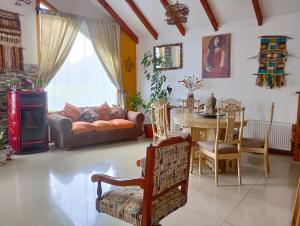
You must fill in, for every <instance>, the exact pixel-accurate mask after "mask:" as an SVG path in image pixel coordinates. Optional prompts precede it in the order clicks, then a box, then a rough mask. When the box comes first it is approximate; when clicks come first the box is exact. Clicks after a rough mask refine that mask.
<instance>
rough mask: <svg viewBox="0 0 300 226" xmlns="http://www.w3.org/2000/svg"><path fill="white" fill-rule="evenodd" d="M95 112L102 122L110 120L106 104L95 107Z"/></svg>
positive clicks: (108, 108) (109, 110)
mask: <svg viewBox="0 0 300 226" xmlns="http://www.w3.org/2000/svg"><path fill="white" fill-rule="evenodd" d="M95 111H96V112H97V114H98V115H99V119H101V120H104V121H108V120H110V112H111V109H110V107H109V105H108V104H107V103H106V102H105V103H104V104H101V105H100V106H99V107H96V109H95Z"/></svg>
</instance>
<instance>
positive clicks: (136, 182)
mask: <svg viewBox="0 0 300 226" xmlns="http://www.w3.org/2000/svg"><path fill="white" fill-rule="evenodd" d="M91 180H92V182H98V189H97V195H98V197H99V198H101V196H102V187H101V182H104V183H107V184H111V185H114V186H140V187H141V188H144V185H145V179H144V178H142V177H140V178H134V179H125V178H116V177H111V176H108V175H105V174H95V175H93V176H92V177H91Z"/></svg>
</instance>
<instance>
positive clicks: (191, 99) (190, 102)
mask: <svg viewBox="0 0 300 226" xmlns="http://www.w3.org/2000/svg"><path fill="white" fill-rule="evenodd" d="M186 107H187V109H188V112H189V113H193V110H194V94H193V93H189V94H188V96H187V99H186Z"/></svg>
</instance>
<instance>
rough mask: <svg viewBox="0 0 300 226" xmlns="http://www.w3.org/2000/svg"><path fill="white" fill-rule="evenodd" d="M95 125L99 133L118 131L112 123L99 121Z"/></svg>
mask: <svg viewBox="0 0 300 226" xmlns="http://www.w3.org/2000/svg"><path fill="white" fill-rule="evenodd" d="M93 125H94V126H95V127H96V131H97V132H99V131H107V130H113V129H116V126H115V125H114V124H113V123H112V122H110V121H104V120H97V121H95V122H93Z"/></svg>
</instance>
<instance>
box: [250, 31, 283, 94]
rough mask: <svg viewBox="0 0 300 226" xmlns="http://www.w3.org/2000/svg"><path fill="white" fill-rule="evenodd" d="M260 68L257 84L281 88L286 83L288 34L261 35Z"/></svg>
mask: <svg viewBox="0 0 300 226" xmlns="http://www.w3.org/2000/svg"><path fill="white" fill-rule="evenodd" d="M260 38H261V41H260V52H259V55H258V61H259V68H258V73H256V74H254V75H257V78H256V85H258V86H265V87H267V88H270V89H272V88H276V87H278V88H280V87H282V86H283V85H284V84H285V76H286V75H287V74H286V73H285V72H284V66H285V62H286V59H287V56H288V54H287V51H286V41H287V39H288V37H287V36H262V37H260Z"/></svg>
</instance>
